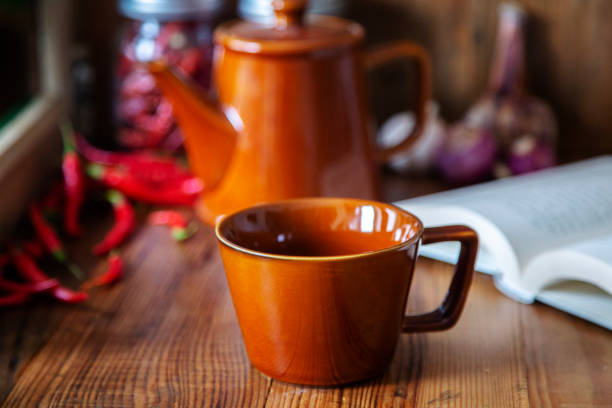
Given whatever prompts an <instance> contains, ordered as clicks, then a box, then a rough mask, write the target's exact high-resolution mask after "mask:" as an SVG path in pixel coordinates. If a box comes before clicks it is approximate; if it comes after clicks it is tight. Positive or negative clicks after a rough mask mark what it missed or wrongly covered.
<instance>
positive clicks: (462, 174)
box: [437, 124, 497, 184]
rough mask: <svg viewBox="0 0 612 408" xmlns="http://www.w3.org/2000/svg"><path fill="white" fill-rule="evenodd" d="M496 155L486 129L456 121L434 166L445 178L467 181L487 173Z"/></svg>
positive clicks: (458, 182)
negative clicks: (456, 123)
mask: <svg viewBox="0 0 612 408" xmlns="http://www.w3.org/2000/svg"><path fill="white" fill-rule="evenodd" d="M496 157H497V144H496V142H495V138H494V137H493V134H492V133H491V132H490V131H489V130H488V129H486V128H479V127H468V126H466V125H464V124H459V125H456V126H454V127H453V128H451V129H450V131H449V132H448V138H447V140H446V142H445V143H444V145H443V146H442V147H441V148H440V150H439V152H438V157H437V165H438V169H439V171H440V173H441V174H442V176H443V177H444V178H445V179H446V180H447V181H449V182H451V183H453V184H469V183H475V182H478V181H482V180H483V179H485V178H486V177H487V176H489V175H490V174H491V170H492V168H493V165H494V163H495V158H496Z"/></svg>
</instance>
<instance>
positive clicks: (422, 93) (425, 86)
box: [365, 41, 431, 163]
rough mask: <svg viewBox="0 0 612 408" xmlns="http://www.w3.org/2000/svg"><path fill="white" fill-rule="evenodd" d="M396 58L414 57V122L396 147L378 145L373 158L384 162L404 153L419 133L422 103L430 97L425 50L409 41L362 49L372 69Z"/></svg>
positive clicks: (422, 120)
mask: <svg viewBox="0 0 612 408" xmlns="http://www.w3.org/2000/svg"><path fill="white" fill-rule="evenodd" d="M399 58H409V59H412V60H414V62H415V64H416V67H417V85H418V86H417V88H418V89H417V95H416V96H417V103H418V105H417V108H416V123H415V126H414V128H413V129H412V132H411V133H410V135H408V137H406V138H405V139H404V140H403V141H402V142H401V143H399V144H398V145H396V146H391V147H387V148H380V149H378V151H377V159H378V161H380V162H383V163H386V162H388V161H389V160H390V159H391V158H392V157H393V156H395V155H396V154H397V153H400V152H407V151H408V150H410V148H411V147H412V146H414V144H415V143H416V141H417V140H418V139H419V138H420V137H421V135H422V134H423V129H424V127H425V120H426V106H427V102H428V100H429V99H430V97H431V61H430V59H429V54H428V53H427V51H425V49H424V48H423V47H421V46H419V45H417V44H414V43H412V42H409V41H396V42H392V43H389V44H384V45H381V46H378V47H375V48H374V49H372V50H369V51H367V52H366V55H365V67H366V69H368V70H374V69H377V68H378V67H380V66H381V65H385V64H388V63H389V62H391V61H395V60H397V59H399Z"/></svg>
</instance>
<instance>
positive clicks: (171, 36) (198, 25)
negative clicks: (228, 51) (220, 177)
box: [115, 0, 227, 151]
mask: <svg viewBox="0 0 612 408" xmlns="http://www.w3.org/2000/svg"><path fill="white" fill-rule="evenodd" d="M226 3H227V1H224V0H119V10H120V12H121V14H123V15H124V16H125V17H127V18H128V20H127V22H126V24H125V26H124V29H123V30H122V33H121V38H120V45H119V56H118V61H117V67H116V97H115V113H116V118H117V122H118V132H117V142H118V143H119V144H120V145H122V146H124V147H127V148H131V149H145V148H161V149H166V150H170V151H173V150H176V149H179V148H180V147H181V146H182V135H181V133H180V130H179V129H178V128H177V126H176V123H175V121H174V118H173V116H172V107H171V106H170V104H169V102H168V101H167V100H166V99H165V98H164V97H163V96H162V95H161V93H160V91H159V90H158V89H157V86H156V85H155V81H154V79H153V77H152V76H151V75H149V73H148V72H147V71H146V69H145V68H144V67H143V66H142V64H140V63H141V62H145V61H151V60H156V59H165V60H166V61H167V62H168V63H169V64H170V65H172V66H174V67H175V68H176V69H177V70H178V71H181V72H182V73H183V74H185V75H187V76H189V77H191V78H192V79H193V80H194V81H195V82H196V83H198V84H200V85H201V86H202V87H203V88H204V89H208V87H209V84H210V72H211V65H212V48H213V46H212V31H213V28H214V24H215V22H216V21H218V19H219V17H221V16H222V15H223V12H224V10H225V8H224V7H223V6H224V5H225V4H226Z"/></svg>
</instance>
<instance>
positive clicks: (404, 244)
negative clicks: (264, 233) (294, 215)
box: [215, 197, 424, 262]
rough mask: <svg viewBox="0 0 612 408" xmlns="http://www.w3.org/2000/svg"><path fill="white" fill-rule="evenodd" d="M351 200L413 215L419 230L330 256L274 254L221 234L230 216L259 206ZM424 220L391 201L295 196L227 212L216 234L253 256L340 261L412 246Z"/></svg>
mask: <svg viewBox="0 0 612 408" xmlns="http://www.w3.org/2000/svg"><path fill="white" fill-rule="evenodd" d="M334 201H335V202H344V203H347V202H351V203H354V204H372V205H376V206H384V207H387V208H391V209H393V210H394V211H397V212H400V213H403V214H408V215H409V216H411V217H412V218H414V219H415V221H416V222H417V225H418V227H419V228H418V231H417V232H416V233H415V234H414V236H412V237H411V238H410V239H408V240H406V241H403V242H400V243H398V244H395V245H392V246H389V247H385V248H382V249H377V250H374V251H366V252H358V253H356V254H346V255H330V256H303V255H284V254H274V253H271V252H263V251H257V250H255V249H250V248H246V247H244V246H242V245H238V244H236V243H234V242H232V241H230V240H229V239H227V238H225V237H224V236H223V235H222V234H221V228H222V226H223V224H224V223H226V222H227V221H228V220H229V219H230V218H232V217H234V216H236V215H238V214H241V213H243V212H245V211H249V210H252V209H254V208H259V207H271V206H278V205H295V204H298V203H316V202H327V203H330V202H334ZM423 230H424V227H423V222H422V221H421V219H420V218H419V217H417V216H416V215H415V214H413V213H411V212H409V211H406V210H404V209H402V208H400V207H398V206H397V205H394V204H390V203H385V202H382V201H375V200H365V199H359V198H339V197H312V198H311V197H307V198H293V199H287V200H278V201H269V202H264V203H258V204H255V205H252V206H249V207H246V208H243V209H241V210H238V211H235V212H233V213H231V214H226V215H222V216H221V217H219V218H218V219H217V222H216V224H215V235H216V237H217V240H219V242H220V243H222V244H223V245H225V246H226V247H228V248H231V249H233V250H235V251H238V252H242V253H244V254H247V255H252V256H256V257H260V258H268V259H276V260H285V261H309V262H317V261H340V260H348V259H358V258H365V257H369V256H373V255H378V254H382V253H385V252H391V251H395V250H397V249H400V248H403V247H407V246H410V245H412V244H414V243H415V242H418V240H419V239H420V238H421V235H422V234H423Z"/></svg>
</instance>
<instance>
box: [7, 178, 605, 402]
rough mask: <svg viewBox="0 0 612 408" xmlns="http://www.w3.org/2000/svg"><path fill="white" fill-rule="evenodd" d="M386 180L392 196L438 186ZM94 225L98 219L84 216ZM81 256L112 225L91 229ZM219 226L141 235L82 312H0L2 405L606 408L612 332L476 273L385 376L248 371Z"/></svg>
mask: <svg viewBox="0 0 612 408" xmlns="http://www.w3.org/2000/svg"><path fill="white" fill-rule="evenodd" d="M410 186H413V187H414V184H413V185H408V187H407V185H406V183H405V182H404V181H403V180H401V179H399V178H397V177H387V179H386V184H385V187H386V188H385V196H386V198H388V199H390V200H393V199H398V198H403V197H405V196H407V195H408V193H412V194H415V193H417V192H424V191H428V190H432V189H435V187H432V186H431V184H430V183H427V182H425V183H423V184H421V185H418V184H417V185H416V187H414V188H412V189H410V191H407V188H410ZM90 218H95V217H90ZM88 223H89V224H91V226H90V228H91V229H90V230H91V233H90V234H89V235H90V236H89V237H88V238H87V239H85V240H83V241H82V242H79V243H77V244H75V245H74V248H73V253H74V254H75V256H76V257H77V260H78V261H79V262H80V263H81V264H82V265H85V267H87V266H88V265H91V270H92V272H93V273H100V272H101V270H103V268H104V264H103V263H100V264H98V265H93V264H92V262H93V260H92V258H93V257H91V256H89V255H88V254H87V253H86V248H89V247H90V245H91V243H92V242H94V241H96V240H97V239H98V238H99V237H100V236H101V235H102V234H103V232H104V231H103V229H104V227H105V225H106V224H107V222H104V223H100V222H96V221H92V220H89V222H88ZM216 245H217V244H216V242H215V238H214V233H213V231H212V229H210V228H207V227H201V228H200V229H199V231H198V233H197V234H196V236H195V237H193V238H192V239H190V240H189V241H187V242H184V243H181V244H177V243H175V242H174V241H173V240H172V238H171V237H170V235H169V234H168V231H167V230H164V229H163V228H160V227H149V226H142V227H140V228H139V229H138V231H137V232H136V234H135V236H134V238H133V239H132V240H131V241H130V243H129V244H128V245H126V247H125V248H124V250H123V254H124V256H125V260H126V264H127V265H126V276H125V279H124V281H123V282H121V283H120V284H117V285H115V286H114V287H111V288H102V289H99V290H98V291H96V292H95V293H93V296H92V297H91V300H90V301H88V303H87V304H85V305H81V306H64V305H58V304H55V303H53V302H51V301H47V300H39V301H37V302H36V303H34V304H31V305H28V306H26V307H20V308H14V309H3V310H0V402H2V401H3V406H6V407H28V406H43V407H46V406H92V407H128V406H142V407H156V406H159V407H166V406H185V407H195V406H214V407H263V406H267V407H281V406H288V407H326V406H330V407H340V406H343V407H344V406H346V407H369V406H394V407H395V406H398V407H400V406H406V407H426V408H433V407H447V406H449V407H450V406H460V407H515V406H516V407H527V406H533V407H561V406H566V407H593V406H598V407H612V333H610V332H608V331H606V330H604V329H602V328H600V327H597V326H594V325H592V324H589V323H587V322H584V321H582V320H579V319H576V318H574V317H571V316H569V315H566V314H564V313H562V312H559V311H557V310H554V309H551V308H549V307H546V306H543V305H540V304H535V305H521V304H519V303H516V302H514V301H512V300H510V299H508V298H506V297H504V296H503V295H501V294H500V293H499V292H498V291H497V290H496V289H495V288H494V286H493V283H492V281H491V279H490V278H489V277H488V276H485V275H482V274H477V276H476V278H475V281H474V284H473V287H472V290H471V293H470V296H469V298H468V301H467V305H466V309H465V312H464V314H463V317H462V318H461V319H460V321H459V323H458V324H457V326H455V327H454V328H453V329H451V330H449V331H446V332H440V333H427V334H412V335H407V334H405V335H402V336H401V339H400V342H399V344H398V347H397V350H396V354H395V357H394V359H393V362H392V364H391V366H390V367H389V368H388V370H387V371H386V373H385V374H384V376H382V377H380V378H376V379H373V380H370V381H366V382H362V383H358V384H353V385H350V386H344V387H336V388H318V387H304V386H297V385H291V384H285V383H281V382H277V381H273V380H271V379H269V378H267V377H265V376H263V375H261V374H259V373H258V372H257V371H256V370H255V369H254V368H252V367H251V366H250V365H249V361H248V358H247V356H246V354H245V350H244V346H243V342H242V338H241V336H240V330H239V327H238V323H237V321H236V317H235V315H234V310H233V307H232V302H231V298H230V294H229V292H228V288H227V284H226V281H225V276H224V272H223V266H222V264H221V260H220V258H219V253H218V250H217V246H216ZM451 273H452V268H451V267H450V266H448V265H445V264H442V263H438V262H434V261H429V260H424V259H421V260H420V261H419V263H418V266H417V270H416V275H415V280H414V283H413V287H412V290H411V294H410V297H409V304H408V311H409V312H413V313H416V312H420V311H424V310H427V309H432V308H434V307H435V306H437V304H438V303H439V302H440V300H441V297H442V296H443V294H444V293H445V292H446V288H447V285H448V282H449V279H450V275H451Z"/></svg>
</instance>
